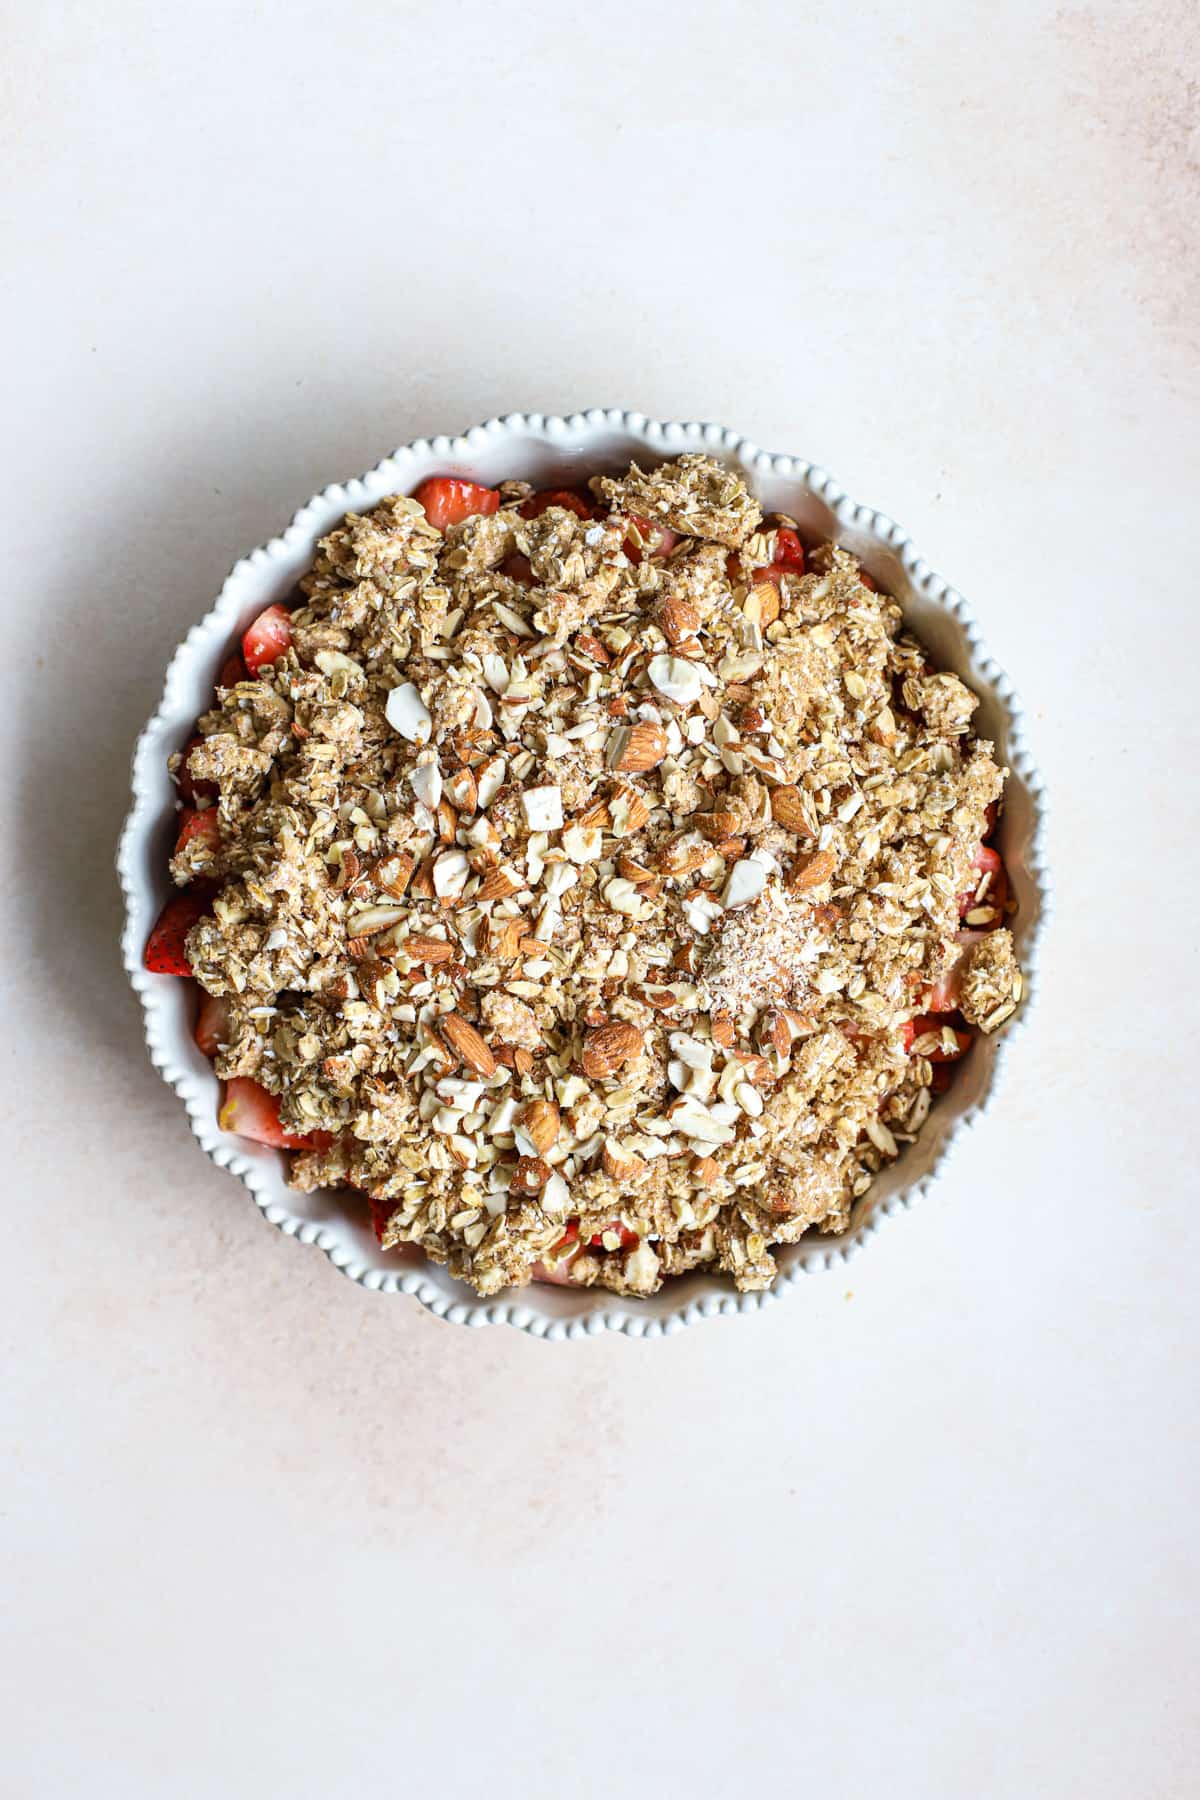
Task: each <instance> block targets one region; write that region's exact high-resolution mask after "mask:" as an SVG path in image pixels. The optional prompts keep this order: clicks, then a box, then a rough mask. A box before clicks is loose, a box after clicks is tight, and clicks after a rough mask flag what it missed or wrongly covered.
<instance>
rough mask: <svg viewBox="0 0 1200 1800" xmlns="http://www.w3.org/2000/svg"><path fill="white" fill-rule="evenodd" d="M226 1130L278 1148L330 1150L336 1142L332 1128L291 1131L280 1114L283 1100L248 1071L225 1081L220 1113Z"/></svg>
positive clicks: (218, 1121)
mask: <svg viewBox="0 0 1200 1800" xmlns="http://www.w3.org/2000/svg"><path fill="white" fill-rule="evenodd" d="M217 1124H218V1125H219V1126H220V1127H221V1130H222V1131H234V1132H236V1133H237V1135H238V1137H244V1138H253V1140H254V1142H255V1143H256V1144H270V1145H271V1147H272V1148H273V1149H275V1150H327V1149H328V1148H329V1145H330V1144H331V1143H332V1142H333V1137H332V1135H331V1133H329V1132H328V1131H309V1132H303V1133H300V1132H295V1131H289V1130H288V1128H287V1127H286V1125H284V1124H283V1122H282V1120H281V1119H280V1117H279V1100H278V1097H277V1096H276V1095H275V1094H269V1093H268V1092H267V1090H266V1088H265V1087H260V1086H259V1084H258V1082H257V1081H251V1080H250V1078H249V1076H247V1075H237V1076H235V1077H234V1078H233V1080H232V1081H227V1082H226V1083H225V1099H224V1101H223V1102H222V1105H221V1110H220V1112H219V1113H218V1114H217Z"/></svg>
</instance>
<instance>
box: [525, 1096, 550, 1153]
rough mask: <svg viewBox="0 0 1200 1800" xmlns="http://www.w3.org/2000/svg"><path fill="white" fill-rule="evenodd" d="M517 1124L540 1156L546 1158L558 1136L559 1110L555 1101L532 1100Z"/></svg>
mask: <svg viewBox="0 0 1200 1800" xmlns="http://www.w3.org/2000/svg"><path fill="white" fill-rule="evenodd" d="M517 1123H518V1125H519V1126H520V1128H521V1130H522V1131H523V1132H524V1133H525V1136H526V1137H527V1138H528V1139H529V1141H530V1143H531V1144H532V1145H533V1146H534V1148H535V1149H536V1150H537V1152H538V1155H539V1156H544V1155H545V1154H546V1151H547V1150H549V1148H550V1146H551V1144H553V1142H554V1140H555V1138H556V1137H557V1136H558V1127H559V1115H558V1108H557V1106H555V1104H554V1102H553V1100H531V1101H530V1102H529V1105H528V1106H527V1107H526V1108H525V1111H524V1112H523V1113H522V1114H521V1117H520V1119H519V1120H518V1121H517Z"/></svg>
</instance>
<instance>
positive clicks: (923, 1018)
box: [904, 1013, 972, 1063]
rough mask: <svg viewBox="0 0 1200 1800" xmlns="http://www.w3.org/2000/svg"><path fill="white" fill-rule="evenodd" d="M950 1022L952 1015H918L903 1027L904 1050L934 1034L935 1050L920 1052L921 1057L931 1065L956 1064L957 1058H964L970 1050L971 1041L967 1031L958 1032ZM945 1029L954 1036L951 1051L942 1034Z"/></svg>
mask: <svg viewBox="0 0 1200 1800" xmlns="http://www.w3.org/2000/svg"><path fill="white" fill-rule="evenodd" d="M952 1020H953V1014H951V1015H949V1016H947V1015H946V1014H945V1013H920V1014H919V1015H918V1016H917V1018H915V1019H910V1020H909V1022H908V1024H907V1025H906V1026H905V1027H904V1048H905V1049H906V1050H911V1049H912V1047H913V1045H914V1043H916V1042H917V1041H918V1039H920V1038H923V1037H928V1036H930V1035H931V1034H934V1033H936V1034H937V1037H938V1040H939V1041H938V1044H937V1047H936V1049H930V1050H922V1051H921V1055H922V1056H923V1057H925V1058H926V1060H927V1061H928V1062H931V1063H944V1062H957V1060H958V1058H959V1057H960V1056H965V1055H966V1053H967V1051H968V1050H969V1049H970V1048H971V1043H972V1039H971V1033H970V1032H969V1031H960V1030H959V1029H958V1027H957V1026H956V1025H954V1024H953V1022H952ZM947 1027H949V1029H950V1030H951V1031H952V1032H953V1034H954V1040H955V1047H954V1048H953V1049H951V1048H950V1047H949V1046H948V1045H947V1043H946V1041H945V1037H944V1033H945V1031H946V1028H947Z"/></svg>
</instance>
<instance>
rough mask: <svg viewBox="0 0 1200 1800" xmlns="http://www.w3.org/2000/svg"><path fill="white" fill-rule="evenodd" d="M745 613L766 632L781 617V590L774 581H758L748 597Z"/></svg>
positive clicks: (744, 608) (744, 607) (743, 609)
mask: <svg viewBox="0 0 1200 1800" xmlns="http://www.w3.org/2000/svg"><path fill="white" fill-rule="evenodd" d="M742 611H743V613H744V614H745V615H746V617H747V618H748V619H749V620H750V622H751V623H752V624H754V625H757V626H759V627H760V629H761V630H763V631H765V630H766V629H767V626H768V625H773V624H774V623H775V621H776V619H777V618H778V617H779V589H778V587H777V586H776V585H775V583H774V582H773V581H756V582H755V583H754V586H753V587H752V588H751V589H750V592H749V593H748V594H747V595H746V604H745V605H744V606H743V608H742Z"/></svg>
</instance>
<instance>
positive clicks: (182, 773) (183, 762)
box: [175, 737, 217, 806]
mask: <svg viewBox="0 0 1200 1800" xmlns="http://www.w3.org/2000/svg"><path fill="white" fill-rule="evenodd" d="M203 742H204V739H203V738H201V737H193V738H189V739H188V741H187V743H186V744H185V745H184V746H183V756H182V758H181V759H180V763H179V773H178V774H177V775H176V777H175V784H176V786H177V787H178V789H179V798H180V799H181V800H186V802H187V804H188V805H189V806H195V804H196V802H197V800H215V799H216V797H217V784H216V782H215V781H197V780H196V779H195V777H194V776H193V775H192V772H191V770H190V769H189V767H188V758H189V757H190V756H191V754H192V751H193V750H194V749H195V748H196V746H197V744H202V743H203Z"/></svg>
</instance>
